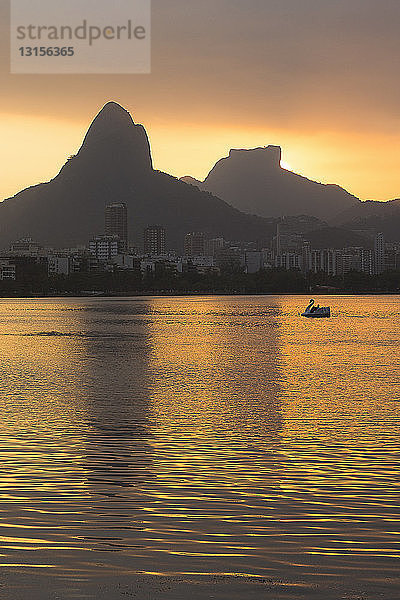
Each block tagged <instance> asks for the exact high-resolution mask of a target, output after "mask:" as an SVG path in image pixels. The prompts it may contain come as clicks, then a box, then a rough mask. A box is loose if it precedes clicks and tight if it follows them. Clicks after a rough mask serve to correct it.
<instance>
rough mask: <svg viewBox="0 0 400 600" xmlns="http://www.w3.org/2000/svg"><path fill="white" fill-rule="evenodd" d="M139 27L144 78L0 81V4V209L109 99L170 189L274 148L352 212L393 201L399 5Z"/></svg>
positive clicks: (229, 6) (196, 9)
mask: <svg viewBox="0 0 400 600" xmlns="http://www.w3.org/2000/svg"><path fill="white" fill-rule="evenodd" d="M152 17H153V22H152V73H151V74H150V75H136V76H135V75H133V76H118V75H114V76H98V75H88V76H83V75H81V76H52V75H43V76H29V75H26V76H24V75H10V74H9V68H8V62H9V55H8V54H9V51H8V45H9V31H8V27H9V24H8V23H9V15H8V6H7V3H6V2H2V3H1V5H0V18H1V36H0V40H1V41H0V44H1V48H0V49H1V75H0V78H1V80H0V86H1V90H2V94H1V98H0V136H1V140H2V143H1V144H0V161H1V165H2V178H1V183H0V198H1V199H4V198H6V197H8V196H11V195H13V194H15V193H17V192H18V191H20V190H21V189H23V188H25V187H27V186H30V185H33V184H36V183H39V182H41V181H47V180H49V179H51V178H52V177H54V176H55V175H56V173H57V172H58V170H59V169H60V168H61V166H62V165H63V164H64V162H65V160H66V158H67V157H68V155H69V154H74V153H75V152H76V151H77V149H78V148H79V146H80V143H81V139H82V137H83V135H84V133H85V131H86V128H87V124H88V122H90V121H91V120H92V118H93V117H94V116H95V114H96V113H97V112H98V110H99V109H100V108H101V107H102V105H103V104H104V103H105V102H107V101H108V100H110V99H113V100H115V101H118V102H120V103H121V104H122V105H123V106H125V107H126V108H127V109H128V110H129V111H130V112H131V113H132V116H133V118H134V120H135V121H136V122H138V123H143V124H144V125H145V127H146V129H147V131H148V133H149V136H150V139H151V142H152V154H153V159H154V165H155V167H156V168H157V169H160V170H163V171H166V172H168V173H171V174H173V175H176V176H178V177H181V176H183V175H192V176H194V177H196V178H199V179H204V177H205V176H206V174H207V173H208V171H209V170H210V168H211V167H212V166H213V164H214V163H215V162H216V160H218V159H219V158H221V157H222V156H226V155H227V154H228V152H229V149H230V148H251V147H257V146H264V145H268V144H277V145H280V146H282V148H283V156H284V158H283V163H282V164H283V166H284V167H286V168H288V169H290V170H293V171H295V172H298V173H300V174H303V175H305V176H307V177H309V178H311V179H314V180H316V181H322V182H330V183H336V184H339V185H341V186H342V187H344V188H345V189H347V190H348V191H349V192H351V193H352V194H354V195H356V196H357V197H360V198H361V199H363V200H365V199H375V200H388V199H391V198H396V197H398V196H399V195H400V177H399V170H398V162H399V158H400V151H399V142H398V139H399V118H398V102H399V92H400V89H399V80H398V77H397V70H398V22H399V17H400V5H399V3H398V2H396V1H393V0H384V1H382V2H379V3H378V2H376V1H374V0H352V1H351V2H345V1H342V0H338V1H335V2H331V1H321V0H303V1H302V2H298V0H282V1H280V2H265V1H264V0H263V1H261V0H249V1H248V2H238V1H232V0H229V1H225V0H218V1H217V2H211V0H205V1H204V2H201V3H187V2H184V1H183V0H171V1H169V2H162V1H161V0H153V15H152Z"/></svg>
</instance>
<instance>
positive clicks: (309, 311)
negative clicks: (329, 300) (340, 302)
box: [301, 300, 331, 319]
mask: <svg viewBox="0 0 400 600" xmlns="http://www.w3.org/2000/svg"><path fill="white" fill-rule="evenodd" d="M314 304H315V303H314V300H310V304H309V305H308V306H307V308H306V310H305V311H304V312H303V313H301V316H302V317H309V318H311V319H323V318H329V317H330V316H331V307H330V306H314Z"/></svg>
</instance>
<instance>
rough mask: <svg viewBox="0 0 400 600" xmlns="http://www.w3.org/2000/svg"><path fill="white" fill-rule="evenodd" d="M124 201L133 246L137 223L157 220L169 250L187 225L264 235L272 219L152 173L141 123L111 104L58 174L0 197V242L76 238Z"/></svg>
mask: <svg viewBox="0 0 400 600" xmlns="http://www.w3.org/2000/svg"><path fill="white" fill-rule="evenodd" d="M115 201H118V202H126V204H127V206H128V215H129V224H128V229H129V236H130V239H131V240H132V241H133V242H134V243H136V244H137V245H139V246H140V245H141V242H142V237H143V229H144V228H145V227H147V226H148V225H150V224H156V223H157V224H161V225H164V226H165V227H166V229H167V233H168V245H169V247H170V248H175V249H181V247H182V244H183V237H184V235H185V234H186V233H187V232H189V231H195V230H200V231H205V232H206V233H208V234H209V235H211V236H213V235H214V236H225V237H226V238H227V239H233V240H252V239H254V240H260V241H261V240H268V239H269V238H270V237H271V235H273V232H274V229H275V224H274V221H273V220H271V219H270V220H267V219H263V218H260V217H257V216H251V215H246V214H244V213H242V212H240V211H239V210H237V209H235V208H233V207H232V206H230V205H228V204H227V203H226V202H224V201H223V200H221V199H219V198H216V197H214V196H212V195H211V194H210V193H208V192H204V191H199V190H197V189H196V188H194V187H191V186H188V185H186V184H185V183H183V182H181V181H179V180H178V179H176V178H174V177H172V176H170V175H167V174H166V173H162V172H159V171H155V170H154V169H153V165H152V159H151V150H150V143H149V140H148V137H147V133H146V131H145V129H144V127H143V126H142V125H137V124H135V123H134V122H133V120H132V117H131V115H130V114H129V113H128V111H126V110H125V109H124V108H122V107H121V106H120V105H119V104H117V103H115V102H109V103H107V104H106V105H105V106H104V107H103V109H102V110H101V111H100V113H99V114H98V115H97V116H96V118H95V119H94V121H93V122H92V124H91V125H90V127H89V130H88V132H87V134H86V136H85V139H84V141H83V144H82V146H81V148H80V150H79V151H78V153H77V154H76V155H75V156H73V157H71V158H70V159H69V160H68V161H67V162H66V164H65V165H64V166H63V168H62V169H61V171H60V172H59V174H58V175H57V176H56V177H55V178H54V179H52V180H51V181H50V182H48V183H43V184H40V185H37V186H34V187H31V188H28V189H26V190H23V191H22V192H20V193H18V194H17V195H16V196H14V197H13V198H9V199H7V200H5V201H4V202H2V203H0V241H1V245H2V246H3V247H5V246H6V245H7V244H9V243H10V242H12V241H13V240H16V239H18V238H20V237H26V236H30V237H33V238H34V239H36V240H37V241H39V242H40V243H43V244H48V245H52V246H55V247H62V246H72V245H75V244H84V243H86V242H87V241H88V240H89V239H90V237H92V236H93V235H98V234H101V233H103V231H104V207H105V205H106V204H108V203H110V202H115Z"/></svg>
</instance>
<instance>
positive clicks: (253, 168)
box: [182, 146, 361, 220]
mask: <svg viewBox="0 0 400 600" xmlns="http://www.w3.org/2000/svg"><path fill="white" fill-rule="evenodd" d="M281 158H282V150H281V148H280V147H279V146H267V147H264V148H253V149H251V150H231V151H230V152H229V156H228V157H226V158H222V159H221V160H219V161H218V162H217V163H216V164H215V165H214V167H213V168H212V169H211V171H210V173H209V174H208V175H207V177H206V179H205V180H204V181H198V180H196V179H193V178H192V177H183V178H182V180H183V181H185V182H186V183H190V184H191V185H196V186H197V187H198V188H199V189H201V190H206V191H208V192H210V193H212V194H214V195H216V196H218V197H219V198H222V199H223V200H225V201H226V202H229V204H232V206H234V207H235V208H238V209H239V210H242V211H244V212H247V213H250V214H256V215H259V216H263V217H280V216H292V215H299V214H305V215H312V216H315V217H318V218H319V219H323V220H329V219H332V218H334V217H335V216H337V215H339V214H340V213H342V212H343V211H345V210H349V209H351V208H354V207H356V206H358V205H359V204H361V201H360V200H359V199H358V198H356V197H355V196H353V195H352V194H349V193H348V192H347V191H346V190H344V189H343V188H341V187H339V186H337V185H333V184H329V185H327V184H322V183H318V182H315V181H311V180H310V179H307V178H306V177H303V176H301V175H297V174H296V173H292V172H291V171H287V170H286V169H283V168H282V167H281Z"/></svg>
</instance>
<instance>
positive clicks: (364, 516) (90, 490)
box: [0, 296, 400, 600]
mask: <svg viewBox="0 0 400 600" xmlns="http://www.w3.org/2000/svg"><path fill="white" fill-rule="evenodd" d="M307 301H308V298H305V297H304V296H303V297H301V296H269V297H262V296H247V297H245V296H244V297H189V298H150V297H142V298H118V299H105V298H93V299H72V298H71V299H43V300H42V299H37V300H32V299H15V300H6V299H3V300H0V323H1V328H0V353H1V354H0V355H1V361H0V409H1V410H0V418H1V422H0V436H1V441H0V464H1V472H0V564H1V566H0V597H1V598H2V599H6V600H11V599H12V600H20V599H21V600H28V599H29V600H31V599H33V598H35V599H36V598H37V599H40V600H50V599H59V600H64V599H65V600H67V599H68V600H69V599H72V598H74V599H75V598H85V599H86V598H104V599H108V600H114V599H120V598H121V599H122V598H140V600H153V599H160V600H164V599H168V600H170V599H177V600H183V599H186V598H187V599H189V600H195V599H199V600H200V599H203V598H204V599H207V600H208V599H209V598H216V599H218V600H222V599H224V600H225V599H226V600H228V599H229V600H241V599H243V598H246V600H252V599H256V598H257V599H259V598H260V599H264V598H266V599H272V600H281V599H286V598H287V599H289V598H291V599H299V600H308V599H309V598H313V599H314V598H315V599H321V598H323V599H324V600H328V599H331V598H332V599H335V600H336V599H337V600H339V599H346V600H361V599H363V600H376V599H378V598H382V599H384V600H387V599H390V600H392V599H393V600H395V599H396V600H398V598H400V580H399V577H398V574H399V556H400V528H399V523H400V462H399V458H400V456H399V427H400V385H399V382H400V367H399V335H400V297H399V296H378V297H376V296H359V297H352V296H335V297H325V298H321V297H319V298H318V302H319V303H321V304H326V303H328V304H330V305H331V307H332V312H333V316H332V318H331V319H322V320H307V319H302V318H301V317H300V316H299V312H300V311H301V309H303V308H304V307H305V305H306V304H307Z"/></svg>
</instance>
